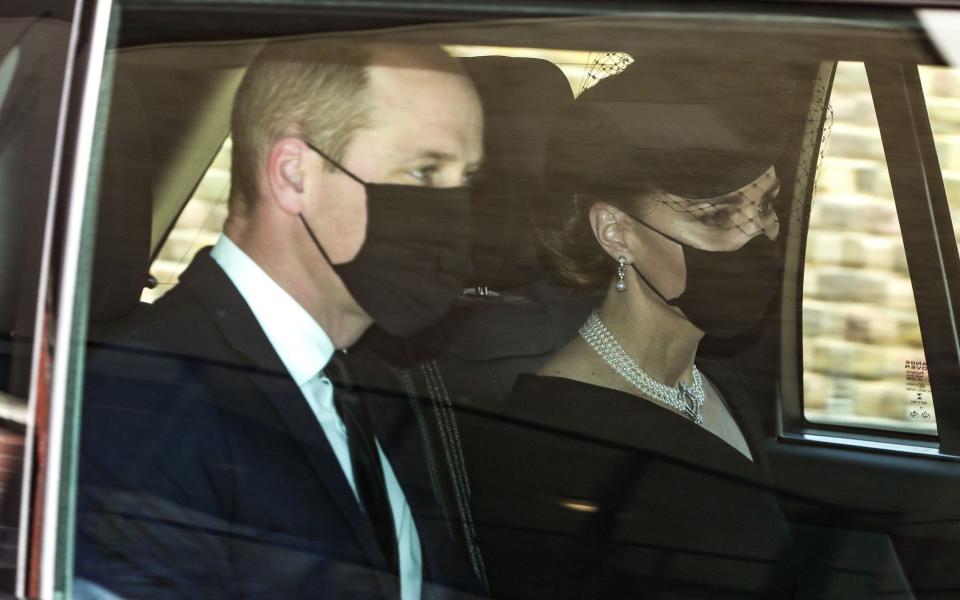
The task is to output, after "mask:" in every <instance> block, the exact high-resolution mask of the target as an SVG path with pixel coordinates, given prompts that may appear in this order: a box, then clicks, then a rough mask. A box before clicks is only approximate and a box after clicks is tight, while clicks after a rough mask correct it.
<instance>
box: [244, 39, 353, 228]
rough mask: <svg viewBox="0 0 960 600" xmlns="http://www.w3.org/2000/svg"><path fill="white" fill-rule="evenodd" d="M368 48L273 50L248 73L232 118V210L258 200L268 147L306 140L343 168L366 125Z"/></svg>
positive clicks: (310, 44)
mask: <svg viewBox="0 0 960 600" xmlns="http://www.w3.org/2000/svg"><path fill="white" fill-rule="evenodd" d="M371 55H372V51H371V50H370V48H369V45H367V44H363V43H360V42H355V41H349V40H343V39H329V38H327V39H296V40H279V41H271V42H268V43H267V45H266V46H265V47H264V48H263V49H262V50H261V51H260V53H259V54H258V55H257V57H256V58H255V59H254V60H253V62H252V63H251V65H250V67H249V68H248V69H247V72H246V74H245V75H244V77H243V81H242V82H241V83H240V87H239V88H238V89H237V94H236V97H235V98H234V103H233V113H232V115H231V129H232V135H233V165H232V168H231V171H232V176H231V186H230V199H229V209H230V211H231V212H235V211H238V212H240V213H243V212H246V211H247V210H248V209H249V208H250V207H251V205H252V203H253V202H254V201H255V200H256V198H257V196H258V195H259V184H260V182H259V174H260V172H261V170H262V165H263V164H264V161H265V159H266V154H267V152H268V151H269V149H270V146H271V145H272V144H273V143H274V142H276V141H277V140H278V139H280V138H283V137H286V136H302V137H303V138H305V139H307V140H309V141H310V142H311V143H312V144H314V145H316V146H318V147H320V148H321V149H323V150H324V152H326V153H327V154H328V155H330V156H332V157H333V158H334V159H335V160H338V161H339V160H341V159H342V157H343V152H344V150H345V148H346V146H347V144H348V142H349V141H350V137H351V135H352V134H353V132H354V131H355V130H356V129H358V128H360V127H363V126H364V125H365V123H366V120H367V114H368V108H369V103H368V101H367V98H366V90H367V85H368V77H367V66H368V65H369V63H370V57H371Z"/></svg>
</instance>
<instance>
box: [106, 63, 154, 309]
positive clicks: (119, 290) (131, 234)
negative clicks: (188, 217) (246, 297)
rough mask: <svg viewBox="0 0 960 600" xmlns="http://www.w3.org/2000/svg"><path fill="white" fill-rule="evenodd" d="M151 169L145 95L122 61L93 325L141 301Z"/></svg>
mask: <svg viewBox="0 0 960 600" xmlns="http://www.w3.org/2000/svg"><path fill="white" fill-rule="evenodd" d="M152 165H153V158H152V153H151V149H150V132H149V128H148V125H147V121H146V118H145V116H144V111H143V105H142V102H141V98H140V93H139V91H138V89H137V87H136V86H135V85H134V84H133V83H132V82H131V80H130V79H129V77H128V76H127V75H126V74H125V72H124V71H123V69H122V68H120V66H119V61H118V68H117V71H116V73H115V74H114V83H113V90H112V95H111V102H110V119H109V123H108V125H107V138H106V147H105V150H104V158H103V172H102V175H101V179H100V197H99V204H98V207H97V230H96V231H97V234H96V235H97V237H96V252H95V254H94V263H93V281H92V285H91V290H90V293H91V297H90V320H91V322H98V321H109V320H113V319H117V318H120V317H123V316H125V315H127V314H128V313H130V312H131V311H133V309H134V308H136V306H137V305H138V304H139V302H140V293H141V291H142V290H143V287H144V285H146V282H147V276H148V270H149V267H150V224H151V213H152V209H153V168H152Z"/></svg>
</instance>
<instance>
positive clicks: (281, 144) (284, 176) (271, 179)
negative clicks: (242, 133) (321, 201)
mask: <svg viewBox="0 0 960 600" xmlns="http://www.w3.org/2000/svg"><path fill="white" fill-rule="evenodd" d="M306 149H307V147H306V144H304V143H303V141H301V140H299V139H297V138H292V137H287V138H281V139H279V140H277V141H276V142H274V143H273V145H272V146H270V151H269V152H268V153H267V176H266V183H267V187H268V189H269V191H270V197H271V199H272V200H273V201H274V202H276V204H277V205H278V206H279V207H280V208H281V209H282V210H283V211H284V212H287V213H290V214H292V215H297V214H300V213H301V212H303V207H304V180H305V177H306V173H305V172H304V168H305V163H306V160H305V158H306V155H307V153H306Z"/></svg>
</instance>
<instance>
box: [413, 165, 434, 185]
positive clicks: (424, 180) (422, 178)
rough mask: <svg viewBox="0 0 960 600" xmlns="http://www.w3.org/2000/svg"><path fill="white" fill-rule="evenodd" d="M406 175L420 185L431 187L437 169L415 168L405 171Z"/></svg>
mask: <svg viewBox="0 0 960 600" xmlns="http://www.w3.org/2000/svg"><path fill="white" fill-rule="evenodd" d="M407 174H408V175H410V177H413V178H414V179H416V180H417V181H419V182H420V183H421V184H422V185H433V180H434V178H435V177H436V175H437V168H436V167H433V166H429V167H415V168H413V169H410V170H409V171H407Z"/></svg>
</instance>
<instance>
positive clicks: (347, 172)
mask: <svg viewBox="0 0 960 600" xmlns="http://www.w3.org/2000/svg"><path fill="white" fill-rule="evenodd" d="M303 143H304V144H306V145H307V148H310V149H311V150H313V151H314V152H316V153H317V154H319V155H320V157H321V158H323V159H324V160H325V161H327V162H328V163H330V164H331V165H333V166H335V167H336V168H337V169H339V170H340V171H341V172H343V174H344V175H346V176H347V177H349V178H350V179H352V180H354V181H356V182H357V183H359V184H360V185H362V186H363V187H364V189H366V187H367V182H366V181H364V180H362V179H360V178H359V177H357V176H356V175H354V174H353V173H351V172H350V170H349V169H347V168H346V167H344V166H343V165H341V164H340V163H339V162H337V161H335V160H333V159H332V158H331V157H329V156H327V154H326V153H325V152H323V150H321V149H320V148H317V147H316V146H314V145H313V144H311V143H310V142H308V141H307V140H303ZM297 216H298V217H300V222H301V223H303V226H304V227H305V228H306V230H307V234H308V235H309V236H310V239H311V240H313V244H314V245H315V246H316V247H317V250H319V251H320V254H322V255H323V259H324V260H326V261H327V264H329V265H330V266H331V267H332V266H333V261H332V260H330V257H329V256H328V255H327V252H326V250H324V249H323V245H322V244H321V243H320V240H318V239H317V236H316V235H315V234H314V233H313V229H311V228H310V225H308V224H307V220H306V219H304V218H303V213H300V214H298V215H297Z"/></svg>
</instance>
